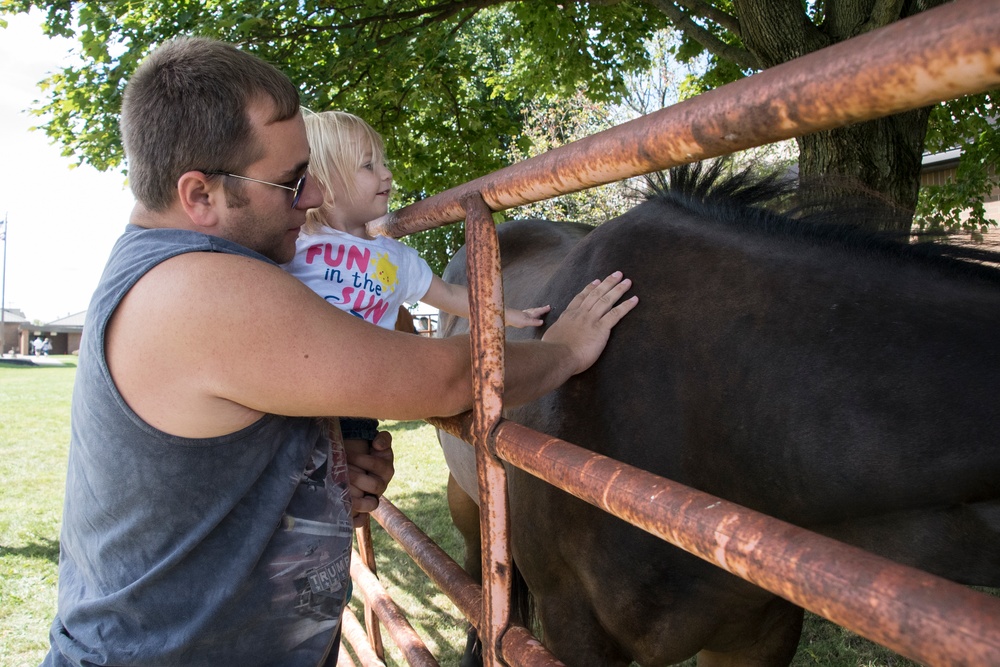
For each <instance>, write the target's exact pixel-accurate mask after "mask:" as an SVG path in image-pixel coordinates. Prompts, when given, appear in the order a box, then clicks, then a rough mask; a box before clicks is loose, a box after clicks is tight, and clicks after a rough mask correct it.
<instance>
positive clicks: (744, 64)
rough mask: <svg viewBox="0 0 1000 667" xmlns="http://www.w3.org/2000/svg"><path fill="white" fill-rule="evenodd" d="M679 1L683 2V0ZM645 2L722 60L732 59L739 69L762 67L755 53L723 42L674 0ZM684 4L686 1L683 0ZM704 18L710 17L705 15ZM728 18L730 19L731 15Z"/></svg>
mask: <svg viewBox="0 0 1000 667" xmlns="http://www.w3.org/2000/svg"><path fill="white" fill-rule="evenodd" d="M681 1H682V2H683V1H684V0H681ZM646 2H647V3H648V4H650V5H652V6H654V7H656V8H657V9H659V10H660V11H661V12H663V13H664V14H665V15H666V17H667V18H668V19H670V22H671V23H673V24H674V27H675V28H677V29H678V30H680V31H681V32H682V33H684V35H685V36H686V37H690V38H691V39H693V40H694V41H696V42H698V43H699V44H701V45H702V46H703V47H705V48H706V49H708V50H709V51H710V52H711V53H712V54H714V55H715V56H717V57H719V58H722V59H723V60H729V61H732V62H733V63H735V64H736V66H737V67H740V68H741V69H745V70H746V69H753V70H759V69H762V67H761V64H760V61H759V60H758V59H757V57H756V56H755V55H753V54H752V53H750V52H749V51H747V50H746V49H742V48H740V47H738V46H733V45H732V44H726V43H725V42H723V41H722V40H721V39H719V38H718V37H716V36H715V35H713V34H712V33H711V32H710V31H709V30H707V29H706V28H703V27H702V26H700V25H698V24H697V23H695V21H694V20H693V19H692V18H691V17H690V16H689V15H688V14H687V13H686V12H685V11H684V10H683V9H681V8H680V7H679V6H678V4H677V3H676V2H670V1H669V0H646ZM685 4H687V3H686V2H685ZM697 4H704V3H697ZM704 18H710V17H708V16H705V17H704ZM730 18H731V19H732V17H730ZM712 20H714V19H712ZM732 20H735V19H732ZM720 26H721V24H720ZM723 27H724V26H723ZM736 34H737V35H739V34H740V33H739V32H738V31H737V32H736Z"/></svg>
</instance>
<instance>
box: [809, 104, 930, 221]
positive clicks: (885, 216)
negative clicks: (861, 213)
mask: <svg viewBox="0 0 1000 667" xmlns="http://www.w3.org/2000/svg"><path fill="white" fill-rule="evenodd" d="M929 116H930V108H929V107H925V108H923V109H916V110H914V111H908V112H906V113H902V114H898V115H895V116H889V117H887V118H879V119H877V120H873V121H868V122H865V123H857V124H855V125H849V126H847V127H842V128H838V129H836V130H828V131H826V132H819V133H817V134H811V135H808V136H805V137H800V138H799V139H798V140H797V142H798V145H799V176H800V178H802V179H803V180H805V179H809V180H813V181H815V180H819V179H818V178H817V177H820V176H822V177H823V178H822V180H824V181H826V182H827V183H828V185H829V187H826V188H823V187H822V186H821V187H820V190H821V191H824V190H825V191H826V192H830V193H832V192H834V190H835V189H836V190H841V188H845V189H846V190H847V191H848V192H850V191H852V190H853V191H856V190H858V189H861V190H867V191H869V193H870V194H872V195H874V199H875V201H874V203H882V204H883V206H882V207H879V208H878V209H876V210H877V212H875V211H873V213H874V215H872V217H871V218H869V219H868V220H867V221H866V224H867V225H868V226H870V227H872V228H874V229H878V230H886V231H904V232H905V231H909V229H910V225H911V223H912V220H913V210H914V208H915V207H916V205H917V191H918V190H919V189H920V162H921V157H922V156H923V150H924V135H925V134H926V132H927V120H928V118H929ZM841 191H843V190H841Z"/></svg>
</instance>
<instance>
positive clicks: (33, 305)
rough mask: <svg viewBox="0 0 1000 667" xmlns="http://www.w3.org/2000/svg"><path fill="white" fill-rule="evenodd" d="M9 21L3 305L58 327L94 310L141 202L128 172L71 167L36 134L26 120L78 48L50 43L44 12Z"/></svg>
mask: <svg viewBox="0 0 1000 667" xmlns="http://www.w3.org/2000/svg"><path fill="white" fill-rule="evenodd" d="M8 22H9V26H8V27H7V28H6V29H0V219H2V216H4V215H5V214H6V217H7V222H8V224H7V243H8V246H7V248H6V260H7V261H6V267H3V271H4V278H5V295H4V297H5V298H4V305H5V306H6V307H7V308H19V309H21V310H22V311H24V314H25V316H26V317H27V318H28V319H29V320H41V321H42V322H50V321H52V320H54V319H57V318H60V317H63V316H65V315H68V314H71V313H77V312H80V311H81V310H86V308H87V305H88V303H89V301H90V295H91V292H93V290H94V287H95V286H96V285H97V281H98V279H99V278H100V276H101V270H102V269H103V268H104V262H105V260H106V259H107V257H108V253H109V252H110V251H111V247H112V245H113V244H114V242H115V239H117V238H118V236H119V234H121V231H122V229H123V228H124V226H125V224H126V222H127V221H128V215H129V212H130V211H131V209H132V204H133V199H132V195H131V193H130V192H129V191H128V189H127V188H126V187H125V179H124V176H123V175H122V174H121V173H117V172H116V173H111V172H108V173H101V172H98V171H97V170H95V169H93V168H92V167H89V166H81V167H76V168H73V165H74V164H75V162H74V160H72V159H71V158H66V157H62V156H61V155H60V148H59V147H57V146H54V145H52V144H50V143H49V140H48V138H47V137H46V136H45V135H44V133H42V132H41V131H31V130H30V129H29V128H31V127H32V126H33V125H36V124H38V123H39V122H40V119H38V118H37V117H34V116H29V115H28V114H26V113H24V110H25V109H27V108H28V107H30V106H31V105H32V101H33V100H36V99H39V98H40V97H41V95H42V93H41V91H40V90H39V89H38V87H37V83H38V81H40V80H41V79H43V78H44V77H45V76H46V74H48V73H50V72H53V71H55V70H57V69H58V68H59V67H60V66H62V65H65V64H68V63H69V62H71V60H70V57H71V56H70V50H71V49H72V47H73V44H74V42H71V41H69V40H50V39H48V38H47V37H45V36H44V35H43V34H42V31H41V28H40V27H39V26H40V25H41V15H40V14H39V13H37V11H33V12H32V14H30V15H17V16H11V17H8ZM0 253H2V249H0ZM0 257H2V254H0ZM0 266H2V263H0Z"/></svg>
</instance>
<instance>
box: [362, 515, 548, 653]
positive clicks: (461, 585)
mask: <svg viewBox="0 0 1000 667" xmlns="http://www.w3.org/2000/svg"><path fill="white" fill-rule="evenodd" d="M372 517H373V518H374V519H375V520H376V521H377V522H378V523H379V525H381V526H382V527H383V528H384V529H385V531H386V532H387V533H389V535H390V536H391V537H392V538H393V539H394V540H396V542H398V543H399V544H400V546H402V547H403V549H404V550H405V551H406V553H408V554H409V555H410V558H412V559H413V561H414V562H415V563H416V564H417V565H419V566H420V569H422V570H423V571H424V573H425V574H427V576H428V577H430V579H431V581H433V582H434V583H435V584H436V585H437V587H438V588H440V589H441V590H442V591H443V592H444V594H445V595H447V596H448V597H449V598H450V599H451V601H452V602H454V603H455V606H457V607H458V609H459V611H460V612H462V615H463V616H465V618H466V619H467V620H468V621H469V622H470V623H472V625H473V626H475V627H476V628H477V629H478V628H479V624H480V611H481V609H482V587H481V586H479V584H477V583H476V582H474V581H473V580H472V577H470V576H469V575H468V573H467V572H466V571H465V570H463V569H462V568H461V566H460V565H459V564H458V563H456V562H455V561H454V560H453V559H452V558H451V556H449V555H448V554H447V553H445V551H444V550H443V549H442V548H441V547H439V546H438V545H437V544H436V543H435V542H434V541H433V540H432V539H431V538H430V537H428V536H427V534H426V533H424V532H423V531H422V530H420V528H419V527H417V525H416V524H415V523H413V521H411V520H410V519H409V518H407V516H406V515H405V514H403V513H402V512H401V511H399V508H397V507H396V506H395V505H393V504H392V502H390V501H389V500H387V499H386V498H382V499H381V501H380V502H379V506H378V509H376V510H375V511H374V512H372ZM500 644H501V646H502V648H503V655H504V656H505V657H506V658H507V659H508V661H509V662H510V663H512V664H515V665H532V666H537V667H559V666H560V665H562V664H563V663H561V662H560V661H559V660H557V659H556V658H555V657H554V656H553V655H552V654H551V653H550V652H549V651H548V649H546V648H545V647H544V646H542V645H541V644H540V643H539V641H538V640H537V639H536V638H535V637H534V636H533V635H532V634H531V633H530V632H528V630H527V629H525V628H524V627H522V626H520V625H517V624H512V625H511V626H510V628H509V629H508V631H507V632H506V633H505V634H504V635H503V638H502V639H501V642H500Z"/></svg>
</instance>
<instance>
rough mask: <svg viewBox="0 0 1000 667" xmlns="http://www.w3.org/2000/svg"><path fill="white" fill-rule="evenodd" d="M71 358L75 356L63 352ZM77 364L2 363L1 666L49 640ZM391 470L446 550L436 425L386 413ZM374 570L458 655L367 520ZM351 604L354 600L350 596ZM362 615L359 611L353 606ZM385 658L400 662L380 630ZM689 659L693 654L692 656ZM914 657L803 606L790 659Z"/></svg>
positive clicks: (868, 663)
mask: <svg viewBox="0 0 1000 667" xmlns="http://www.w3.org/2000/svg"><path fill="white" fill-rule="evenodd" d="M63 359H64V360H65V361H66V362H67V363H70V364H75V359H74V358H73V357H65V358H63ZM75 372H76V369H75V366H66V367H59V368H53V367H12V366H4V365H0V667H22V666H33V665H37V664H39V663H40V662H41V660H42V657H43V656H44V655H45V652H46V650H47V647H48V628H49V624H50V623H51V620H52V616H53V613H54V612H55V602H56V579H57V577H56V575H57V561H58V539H59V519H60V515H61V511H62V497H63V483H64V479H65V466H66V453H67V444H68V442H69V406H70V394H71V391H72V386H73V378H74V376H75ZM386 426H387V427H388V429H389V430H390V431H392V432H393V434H394V443H395V446H394V449H395V451H396V471H397V472H396V477H395V479H394V480H393V482H392V485H391V486H390V490H389V493H388V495H389V497H390V498H392V500H393V502H394V503H395V504H396V505H397V506H398V507H399V508H400V509H402V510H403V512H405V513H406V514H407V515H408V516H410V518H411V519H413V520H414V521H415V522H416V523H417V525H419V526H420V527H421V528H422V529H423V530H424V531H425V532H427V533H428V534H429V535H430V536H431V537H432V538H433V539H434V540H435V541H436V542H438V543H439V544H441V546H442V547H443V548H444V549H445V551H447V552H448V553H449V554H450V555H452V557H454V558H456V559H459V560H460V556H461V550H462V547H461V542H460V539H459V536H458V533H457V531H456V530H455V529H454V528H453V527H452V525H451V520H450V518H449V516H448V507H447V501H446V499H445V492H444V488H445V480H446V478H447V469H446V467H445V464H444V459H443V457H442V455H441V451H440V448H439V447H438V444H437V439H436V438H435V437H434V432H433V429H431V427H430V426H428V425H427V424H424V423H423V422H390V423H389V424H387V425H386ZM373 526H374V528H373V534H374V541H375V548H376V551H377V557H376V558H377V566H378V570H379V576H380V579H381V580H382V582H383V584H384V585H385V586H386V588H387V589H388V590H389V592H390V594H391V595H392V596H393V597H394V599H396V600H397V602H398V603H399V604H400V605H401V606H402V607H403V608H404V610H405V611H406V613H407V614H408V616H409V619H410V622H411V624H412V625H413V626H414V627H415V628H416V629H417V631H418V633H420V635H421V636H422V637H424V641H425V642H426V643H427V645H428V647H429V648H430V650H431V652H432V653H433V654H434V655H435V656H436V657H437V658H438V661H439V662H440V664H441V665H444V666H448V667H450V666H452V665H457V664H458V659H459V655H460V652H461V651H462V649H463V647H464V645H465V621H464V619H463V618H462V617H461V615H460V614H459V612H458V611H457V610H456V608H455V607H454V605H453V604H452V603H451V601H450V600H448V598H447V597H446V596H445V595H444V594H443V593H441V592H440V591H438V590H437V589H436V588H435V587H434V586H433V585H432V584H430V583H429V581H428V580H427V578H426V577H425V575H424V574H423V572H422V571H420V569H419V568H418V567H417V566H416V565H414V564H413V563H412V561H410V560H409V557H408V556H407V555H406V554H405V552H403V550H402V549H401V548H400V547H398V546H397V545H396V544H395V543H394V542H392V540H391V539H390V538H388V537H387V536H386V534H385V533H384V532H383V531H382V529H381V528H380V527H378V526H377V524H374V522H373ZM352 605H353V606H355V607H356V610H357V609H359V608H358V607H357V604H356V602H355V603H352ZM358 616H359V618H362V616H361V614H360V612H358ZM383 636H384V637H385V639H386V644H387V650H388V655H387V663H388V664H389V665H402V664H403V663H402V662H401V661H400V658H399V653H398V651H396V649H395V648H394V647H393V646H392V645H391V640H389V638H388V635H387V633H385V632H383ZM685 664H692V665H693V661H692V662H690V663H685ZM913 664H914V663H912V662H909V661H907V660H904V659H902V658H900V657H898V656H897V655H896V654H894V653H892V652H891V651H888V650H886V649H883V648H881V647H879V646H876V645H874V644H872V643H870V642H868V641H866V640H864V639H861V638H859V637H857V636H856V635H854V634H852V633H850V632H846V631H844V630H841V629H840V628H838V627H837V626H834V625H832V624H830V623H828V622H826V621H824V620H823V619H820V618H818V617H815V616H813V615H811V614H807V615H806V629H805V632H804V634H803V639H802V642H801V643H800V645H799V651H798V654H797V655H796V658H795V662H794V663H793V665H795V666H797V667H804V666H806V665H821V666H824V667H825V666H833V667H859V666H862V667H904V666H909V665H913Z"/></svg>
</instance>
